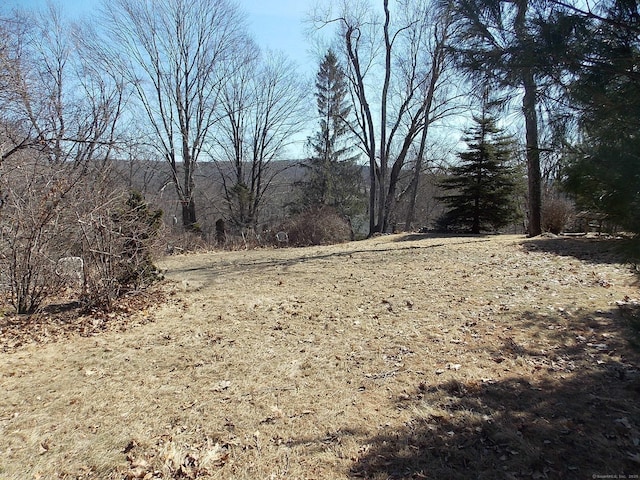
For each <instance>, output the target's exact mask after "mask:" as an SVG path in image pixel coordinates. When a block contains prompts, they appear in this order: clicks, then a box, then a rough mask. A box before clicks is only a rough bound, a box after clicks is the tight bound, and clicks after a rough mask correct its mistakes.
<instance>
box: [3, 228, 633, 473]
mask: <svg viewBox="0 0 640 480" xmlns="http://www.w3.org/2000/svg"><path fill="white" fill-rule="evenodd" d="M616 247H617V242H616V241H604V240H593V239H544V238H542V239H535V240H526V239H524V238H523V237H516V236H499V237H433V236H417V235H407V236H402V235H394V236H383V237H378V238H374V239H370V240H367V241H363V242H354V243H349V244H344V245H338V246H328V247H313V248H305V249H276V250H257V251H247V252H224V253H222V252H215V253H209V254H199V255H187V256H175V257H170V258H167V259H165V260H164V261H163V262H162V267H163V268H166V269H167V270H168V271H167V275H166V276H167V281H166V282H165V283H164V284H163V285H162V287H161V288H162V289H163V291H164V292H165V301H164V302H161V303H159V304H157V305H154V306H153V308H148V309H146V308H143V307H142V306H141V307H139V311H137V312H135V313H133V314H129V315H125V313H126V312H125V313H118V314H116V315H112V316H110V317H106V318H91V319H84V320H77V319H76V320H75V322H76V323H75V324H74V322H71V321H69V320H68V319H67V320H66V321H67V322H69V323H70V324H73V325H76V326H77V325H80V324H82V325H86V324H87V322H89V327H87V328H79V327H78V328H76V326H74V327H73V328H71V329H70V330H71V333H68V334H67V335H64V336H62V335H60V334H59V333H58V334H53V333H51V334H49V333H48V332H49V330H51V332H54V331H55V332H59V331H60V330H59V329H60V321H59V320H58V321H57V324H56V320H55V315H54V314H53V313H51V314H49V315H42V316H40V317H37V322H34V321H33V319H32V321H31V326H30V327H29V328H31V329H33V331H34V332H37V334H36V333H34V335H33V337H32V338H35V339H37V340H38V341H26V342H25V341H24V337H23V338H22V339H20V338H19V337H20V335H19V334H17V333H16V330H17V329H18V328H23V329H24V328H26V327H25V326H24V325H23V324H21V323H20V322H23V321H24V319H16V318H13V317H5V319H4V320H3V322H4V323H3V324H2V334H1V335H2V347H4V348H3V350H4V351H3V352H2V353H0V358H1V361H0V392H2V395H0V478H2V479H38V478H41V479H57V478H65V479H67V478H68V479H71V478H73V479H75V478H83V479H84V478H107V479H132V478H144V479H159V478H163V479H174V478H175V479H179V478H180V479H192V478H218V479H347V478H368V479H388V478H391V479H401V478H402V479H408V478H439V479H443V478H447V479H448V478H452V479H454V478H482V479H496V478H505V479H506V478H509V479H521V478H524V479H544V478H550V479H591V478H597V476H598V475H618V476H619V477H618V478H625V477H622V476H621V475H625V476H626V478H634V477H633V476H634V475H639V474H640V445H639V443H640V433H639V431H640V405H639V403H638V394H639V393H640V373H639V370H638V366H639V356H638V351H637V350H635V349H634V348H633V347H632V346H631V344H630V342H629V340H630V339H632V338H634V337H633V335H632V333H631V330H630V329H629V324H630V321H631V318H632V316H631V315H629V314H623V312H622V309H621V308H620V307H619V306H618V305H617V304H616V301H625V298H627V300H628V299H629V298H631V299H634V298H638V297H639V293H638V287H637V285H636V276H635V275H634V273H633V272H632V269H631V265H626V264H624V263H620V261H619V258H620V257H619V256H618V254H617V253H616V252H617V250H616ZM158 298H160V297H158ZM78 322H80V323H78ZM83 322H84V323H83ZM110 322H112V327H109V324H110ZM36 324H37V325H36ZM54 324H55V325H54ZM594 476H595V477H594ZM635 478H637V477H635Z"/></svg>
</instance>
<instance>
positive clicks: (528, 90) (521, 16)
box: [514, 0, 542, 237]
mask: <svg viewBox="0 0 640 480" xmlns="http://www.w3.org/2000/svg"><path fill="white" fill-rule="evenodd" d="M516 8H517V11H516V17H515V22H514V29H515V34H516V37H517V39H518V43H519V45H520V48H521V49H522V50H523V58H522V60H521V61H522V62H523V63H524V64H523V66H522V67H520V68H521V72H520V74H521V75H522V78H521V81H522V87H523V88H524V97H523V99H522V112H523V114H524V122H525V130H526V150H527V152H526V153H527V176H528V187H529V226H528V230H529V236H530V237H537V236H538V235H540V234H541V233H542V214H541V211H542V174H541V171H540V149H539V146H538V114H537V112H536V102H537V92H536V90H537V85H536V81H535V78H534V71H533V65H532V63H533V59H531V57H530V55H531V52H527V50H529V47H530V46H531V45H532V40H531V38H530V35H529V32H528V31H527V25H526V17H527V9H528V8H529V0H517V1H516ZM527 53H529V57H527V56H526V54H527Z"/></svg>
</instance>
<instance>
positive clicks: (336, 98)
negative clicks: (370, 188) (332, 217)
mask: <svg viewBox="0 0 640 480" xmlns="http://www.w3.org/2000/svg"><path fill="white" fill-rule="evenodd" d="M315 95H316V100H317V106H318V116H319V125H318V127H319V128H318V131H317V132H316V133H315V134H314V135H313V136H312V137H309V138H308V147H309V149H310V150H311V156H310V158H309V159H308V160H307V163H306V165H305V166H306V167H307V169H308V174H307V177H306V179H305V180H304V181H303V182H302V188H303V192H302V195H303V199H302V203H303V204H304V205H305V206H319V205H327V206H331V207H334V208H335V209H336V210H338V211H339V212H340V213H342V214H343V215H348V216H351V215H354V214H356V213H358V212H359V211H361V210H362V209H363V206H364V201H365V200H364V193H363V192H362V183H363V182H362V174H361V168H360V166H358V165H357V164H356V160H357V158H358V155H354V153H353V150H354V147H353V145H352V142H351V140H352V137H351V135H350V129H349V126H348V121H349V115H350V113H351V106H350V103H349V102H348V101H347V95H348V86H347V83H346V80H345V74H344V71H343V70H342V67H341V66H340V64H339V62H338V58H337V57H336V55H335V54H334V53H333V51H332V50H329V51H328V52H327V54H326V55H325V57H324V59H323V60H322V63H321V64H320V68H319V70H318V73H317V75H316V94H315Z"/></svg>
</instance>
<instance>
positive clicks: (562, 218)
mask: <svg viewBox="0 0 640 480" xmlns="http://www.w3.org/2000/svg"><path fill="white" fill-rule="evenodd" d="M574 215H575V209H574V206H573V203H572V202H571V201H570V200H568V199H567V198H564V197H561V196H559V195H558V194H552V193H548V194H546V195H545V197H544V199H543V202H542V229H543V230H544V231H545V232H551V233H554V234H556V235H558V234H559V233H561V232H564V229H565V227H566V226H567V224H568V223H569V221H570V220H571V219H572V217H573V216H574Z"/></svg>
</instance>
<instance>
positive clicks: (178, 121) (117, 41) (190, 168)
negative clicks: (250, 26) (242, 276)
mask: <svg viewBox="0 0 640 480" xmlns="http://www.w3.org/2000/svg"><path fill="white" fill-rule="evenodd" d="M105 13H106V15H105V19H106V27H107V29H108V38H109V41H110V42H112V43H111V50H110V52H109V54H108V55H109V57H110V58H111V59H119V63H118V65H119V67H120V68H121V71H122V72H123V74H124V75H125V76H126V78H127V80H128V81H129V82H130V84H131V85H133V87H134V89H135V93H136V96H137V99H138V100H139V101H140V103H141V105H142V108H143V110H144V112H145V114H146V119H147V120H148V122H149V125H150V127H151V135H152V141H151V143H152V144H153V145H155V147H156V148H157V150H158V152H159V154H160V155H161V157H162V158H164V159H165V160H166V161H167V162H168V164H169V165H170V167H171V172H172V177H173V183H174V185H175V188H176V192H177V196H178V199H179V201H180V203H181V205H182V223H183V226H184V228H185V229H186V230H191V231H197V230H198V224H197V218H196V205H195V200H194V191H195V189H196V185H195V180H194V178H195V171H196V165H197V162H198V160H199V158H200V156H201V153H202V151H203V148H204V147H205V146H206V143H207V141H208V138H209V133H210V132H211V129H212V127H213V125H214V124H215V123H216V121H217V120H218V111H217V107H218V100H219V95H220V93H221V92H222V90H223V88H224V85H225V83H226V82H227V81H228V80H229V79H230V78H232V77H233V74H234V69H236V68H237V63H238V62H237V60H238V56H237V55H236V52H237V51H238V49H239V48H240V49H241V48H242V44H243V43H244V42H245V39H244V24H243V19H242V16H241V14H240V11H239V10H238V8H237V6H236V5H235V4H234V3H233V2H231V1H229V0H157V1H154V2H148V1H146V0H112V1H109V2H105Z"/></svg>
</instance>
